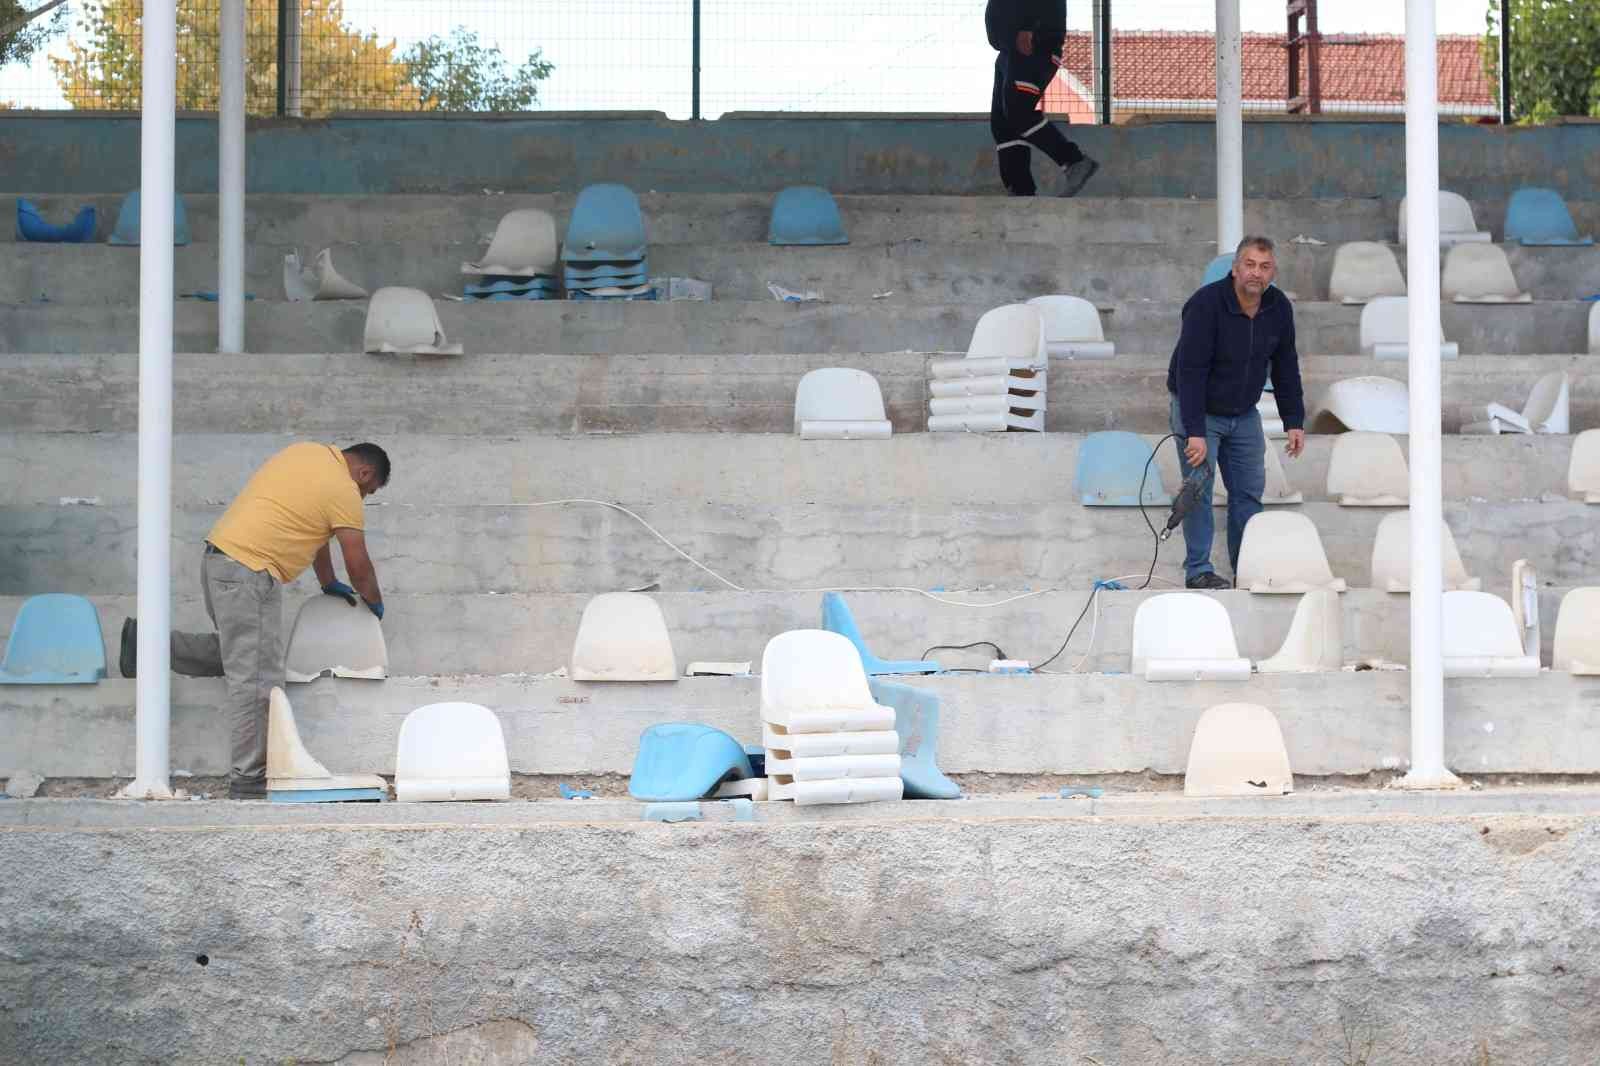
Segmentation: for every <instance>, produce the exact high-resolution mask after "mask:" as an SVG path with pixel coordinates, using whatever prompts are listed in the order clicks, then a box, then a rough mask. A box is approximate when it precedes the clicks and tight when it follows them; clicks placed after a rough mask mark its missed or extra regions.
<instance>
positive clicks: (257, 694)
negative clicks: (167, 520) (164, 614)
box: [172, 544, 283, 785]
mask: <svg viewBox="0 0 1600 1066" xmlns="http://www.w3.org/2000/svg"><path fill="white" fill-rule="evenodd" d="M200 584H201V587H202V592H203V593H204V595H205V604H206V614H207V615H209V616H210V617H211V624H212V625H214V626H216V627H217V631H216V632H215V633H179V632H177V631H174V632H173V634H172V669H173V670H174V671H175V672H176V673H180V674H184V675H186V676H189V677H226V678H227V679H228V689H227V701H226V703H225V705H224V707H225V710H226V711H227V713H228V724H229V729H230V732H231V734H232V740H233V752H232V758H231V764H230V771H229V775H228V776H229V780H230V781H231V782H233V783H235V784H248V785H258V784H261V783H263V782H265V780H266V776H267V700H268V697H269V696H270V695H271V693H272V689H273V687H274V686H280V687H281V686H282V685H283V586H282V585H280V584H279V583H278V582H277V581H276V580H275V579H274V578H273V576H272V575H271V574H270V573H268V572H267V571H265V570H248V569H246V568H245V567H244V565H243V564H241V563H238V562H235V561H234V560H233V559H230V558H229V557H228V556H226V555H224V554H223V553H222V552H220V551H218V550H216V549H215V548H213V547H211V546H210V545H209V544H208V545H206V549H205V557H204V559H202V560H201V565H200Z"/></svg>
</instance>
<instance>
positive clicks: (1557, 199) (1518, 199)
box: [1506, 186, 1594, 245]
mask: <svg viewBox="0 0 1600 1066" xmlns="http://www.w3.org/2000/svg"><path fill="white" fill-rule="evenodd" d="M1506 241H1507V242H1508V243H1509V242H1511V241H1521V242H1522V243H1523V244H1534V245H1543V244H1548V245H1590V244H1593V243H1594V238H1593V237H1580V236H1578V227H1577V226H1576V225H1574V224H1573V221H1572V213H1571V212H1569V211H1568V210H1567V205H1566V202H1565V201H1563V200H1562V199H1561V194H1560V193H1558V192H1556V191H1555V190H1554V189H1539V188H1534V187H1532V186H1523V187H1522V188H1520V189H1518V190H1517V191H1516V192H1514V193H1512V194H1511V202H1510V203H1509V204H1508V205H1506Z"/></svg>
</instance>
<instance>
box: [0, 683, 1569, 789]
mask: <svg viewBox="0 0 1600 1066" xmlns="http://www.w3.org/2000/svg"><path fill="white" fill-rule="evenodd" d="M913 683H914V684H915V685H917V686H918V687H921V688H926V689H928V690H930V691H932V692H935V693H937V694H938V695H939V697H940V700H941V702H942V708H943V709H942V718H941V733H940V737H939V762H940V766H941V768H942V769H943V770H945V772H947V773H975V772H982V773H993V774H1142V773H1147V772H1148V773H1159V774H1181V773H1183V770H1184V767H1185V765H1186V764H1187V762H1188V755H1189V743H1190V741H1191V739H1192V737H1193V735H1194V725H1195V722H1196V721H1197V720H1198V719H1199V717H1200V715H1201V713H1202V712H1204V711H1205V709H1206V708H1208V707H1211V706H1214V705H1216V704H1218V703H1228V702H1235V701H1241V700H1242V701H1245V702H1253V703H1260V704H1263V705H1265V706H1267V707H1270V708H1272V709H1273V711H1274V712H1275V713H1276V714H1277V715H1278V720H1279V722H1280V723H1281V725H1282V727H1283V734H1284V740H1285V743H1286V744H1287V746H1288V749H1289V760H1290V765H1291V766H1293V767H1294V770H1295V772H1296V773H1298V774H1304V775H1310V776H1315V777H1325V776H1329V775H1362V774H1368V773H1373V772H1377V771H1385V770H1390V771H1392V770H1395V769H1404V768H1405V766H1406V765H1407V758H1408V754H1409V751H1410V714H1409V710H1408V704H1409V696H1408V679H1407V676H1406V674H1405V673H1404V672H1389V671H1382V672H1363V673H1355V672H1341V673H1336V674H1309V675H1287V674H1274V675H1260V676H1256V677H1253V678H1251V680H1249V681H1247V682H1230V683H1221V682H1206V683H1194V684H1175V683H1174V684H1163V683H1152V682H1146V681H1143V680H1140V679H1138V678H1134V677H1132V676H1129V675H1126V674H1122V675H1111V674H1076V675H1035V676H1031V677H993V676H988V675H984V676H977V675H971V674H966V675H960V674H957V675H941V676H935V677H926V678H918V679H916V680H915V681H914V682H913ZM134 685H135V683H134V682H133V681H123V680H114V681H110V680H108V681H103V682H101V683H100V684H98V685H96V686H94V687H92V688H89V687H83V686H78V687H75V688H74V687H71V686H39V687H22V686H7V687H6V688H5V690H3V691H0V735H3V736H6V737H7V738H9V745H10V750H9V752H8V753H7V754H6V755H5V756H4V757H5V758H6V759H8V760H10V761H12V762H15V763H16V764H17V765H16V766H9V767H8V766H6V765H5V764H4V762H0V771H5V770H8V769H18V768H22V767H26V768H28V769H31V770H33V771H35V772H37V773H39V774H42V775H43V776H45V777H46V778H61V777H70V778H109V777H121V776H127V775H128V774H130V773H131V771H132V768H133V759H134V729H133V721H134V708H133V701H134ZM172 693H173V697H172V704H173V714H172V765H173V767H174V769H175V770H183V771H186V772H189V773H193V774H197V775H201V776H209V775H214V774H219V773H226V772H227V761H226V760H227V753H228V724H227V721H226V717H225V716H224V715H223V714H222V713H221V712H220V711H219V710H218V709H217V708H218V707H219V706H220V704H221V701H222V694H223V682H222V680H221V679H212V678H203V679H202V678H175V679H174V681H173V687H172ZM759 693H760V679H759V678H753V677H751V678H686V679H682V680H679V681H676V682H655V683H633V684H624V683H617V684H603V683H594V682H574V681H568V680H565V679H563V678H538V677H517V676H503V677H481V676H479V677H473V676H456V675H451V676H441V677H391V678H389V679H388V680H387V681H383V682H375V681H349V680H343V679H336V678H323V679H320V680H318V681H314V682H311V683H310V684H306V685H291V686H289V698H290V700H291V702H292V703H293V705H294V708H295V718H296V720H297V722H298V724H299V729H300V735H301V737H302V738H303V739H304V740H305V743H306V745H307V746H308V747H309V748H310V750H311V752H312V753H313V754H315V755H316V756H317V757H318V758H319V759H320V760H321V761H322V762H323V763H324V764H325V765H326V766H327V767H328V769H329V770H330V771H332V772H334V773H356V772H365V773H371V772H375V771H376V772H384V773H391V772H393V770H394V756H395V745H396V742H397V739H398V737H399V733H400V723H401V722H402V721H403V720H404V719H405V716H406V715H407V714H409V713H410V712H411V711H413V710H415V709H416V708H418V707H421V706H423V705H425V704H429V703H436V702H439V701H444V700H464V701H467V702H471V703H479V704H482V705H484V706H486V707H489V708H492V709H493V710H494V711H495V712H496V713H497V714H498V715H499V716H500V720H501V724H502V726H503V728H504V730H505V738H506V746H507V750H508V752H509V754H510V757H511V769H512V771H513V772H514V773H519V774H584V773H590V774H595V773H618V774H625V773H628V772H629V771H630V770H631V769H632V766H633V758H634V754H635V752H636V750H637V745H638V739H639V734H640V733H641V732H642V731H643V730H644V729H645V728H646V727H647V726H650V725H654V724H657V723H660V722H676V721H698V722H704V723H706V724H708V725H712V726H715V727H716V728H718V729H724V730H727V731H728V732H730V733H732V734H734V735H735V736H738V737H741V738H742V739H744V740H745V742H747V743H757V742H759V738H760V716H759V704H760V695H759ZM1597 707H1600V681H1596V680H1594V679H1593V678H1575V677H1572V676H1570V675H1566V674H1556V673H1548V672H1547V673H1545V674H1542V675H1540V677H1539V678H1538V679H1536V680H1531V679H1523V680H1517V679H1462V680H1451V681H1447V682H1446V683H1445V761H1446V763H1447V764H1448V765H1449V766H1451V767H1452V768H1454V769H1458V770H1460V771H1462V772H1471V773H1479V774H1529V775H1539V774H1581V775H1590V774H1595V773H1600V716H1597V715H1596V713H1595V712H1596V709H1597ZM0 776H4V774H3V773H0Z"/></svg>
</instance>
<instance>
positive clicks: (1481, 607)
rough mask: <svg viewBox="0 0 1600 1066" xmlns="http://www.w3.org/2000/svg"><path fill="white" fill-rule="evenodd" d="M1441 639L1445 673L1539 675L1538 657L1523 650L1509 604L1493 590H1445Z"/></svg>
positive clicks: (1490, 675)
mask: <svg viewBox="0 0 1600 1066" xmlns="http://www.w3.org/2000/svg"><path fill="white" fill-rule="evenodd" d="M1439 639H1440V645H1441V650H1442V652H1443V653H1444V676H1445V677H1537V676H1539V660H1538V659H1537V658H1536V657H1533V656H1528V655H1524V654H1523V653H1522V641H1521V639H1520V638H1519V637H1518V635H1517V624H1516V622H1515V621H1514V620H1513V619H1512V617H1511V608H1510V606H1508V605H1507V604H1506V601H1505V600H1502V599H1501V598H1500V597H1499V596H1496V595H1494V594H1493V593H1489V592H1468V591H1460V590H1457V591H1451V592H1446V593H1445V594H1444V628H1443V630H1442V631H1441V633H1440V638H1439Z"/></svg>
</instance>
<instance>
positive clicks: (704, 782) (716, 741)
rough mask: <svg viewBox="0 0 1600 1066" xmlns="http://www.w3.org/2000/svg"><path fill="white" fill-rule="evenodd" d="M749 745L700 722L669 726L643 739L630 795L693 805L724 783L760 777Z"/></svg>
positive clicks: (647, 733) (649, 732) (648, 731)
mask: <svg viewBox="0 0 1600 1066" xmlns="http://www.w3.org/2000/svg"><path fill="white" fill-rule="evenodd" d="M754 776H755V772H754V771H753V770H752V769H751V767H750V757H749V756H748V755H746V754H745V751H744V746H743V745H742V744H740V743H739V742H738V741H737V740H735V739H733V738H732V737H730V736H729V735H728V734H726V733H724V732H723V731H722V730H720V729H713V728H711V727H710V726H708V725H702V724H700V723H699V722H665V723H663V724H661V725H653V726H651V727H650V728H648V729H646V730H645V731H644V732H643V733H641V734H640V735H639V754H638V755H636V756H634V759H633V773H632V775H631V776H630V777H629V778H628V795H630V796H632V797H633V798H634V799H638V800H645V801H646V802H650V803H657V802H659V803H668V802H688V801H691V800H697V799H702V798H704V797H706V796H709V795H711V793H712V792H714V791H715V790H716V787H717V785H719V784H720V783H722V782H723V781H728V780H738V779H742V778H746V777H754Z"/></svg>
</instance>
